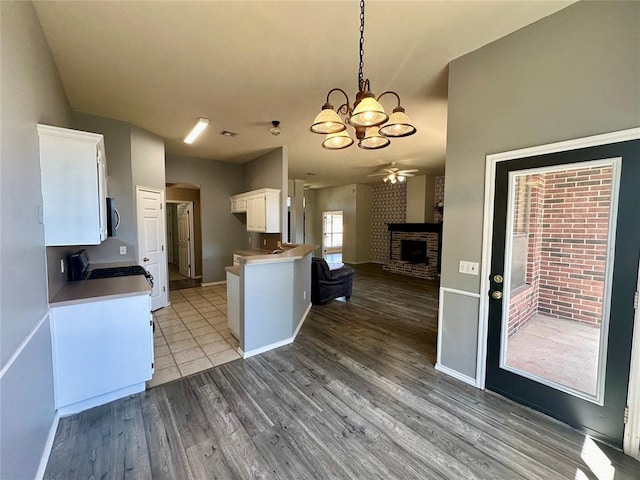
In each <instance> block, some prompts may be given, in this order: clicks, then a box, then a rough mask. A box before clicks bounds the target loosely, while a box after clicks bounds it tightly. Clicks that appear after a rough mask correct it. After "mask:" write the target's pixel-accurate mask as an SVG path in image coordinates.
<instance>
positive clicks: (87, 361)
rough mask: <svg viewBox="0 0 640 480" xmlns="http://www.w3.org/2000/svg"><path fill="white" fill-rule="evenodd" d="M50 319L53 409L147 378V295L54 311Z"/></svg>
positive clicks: (149, 359) (149, 355)
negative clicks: (53, 384) (54, 403)
mask: <svg viewBox="0 0 640 480" xmlns="http://www.w3.org/2000/svg"><path fill="white" fill-rule="evenodd" d="M92 281H93V280H92ZM96 281H97V280H96ZM51 318H52V328H51V336H52V344H53V359H54V381H55V395H56V408H60V407H64V406H67V405H72V404H74V403H77V402H81V401H84V400H88V399H90V398H93V397H96V396H99V395H103V394H107V393H110V392H114V391H116V390H119V389H122V388H126V387H129V386H132V385H135V384H138V383H141V382H144V381H146V380H149V379H150V378H151V364H152V362H153V347H152V345H153V334H152V333H151V326H150V323H149V296H148V295H138V296H134V297H126V298H119V299H113V300H104V301H98V302H90V303H82V304H78V305H69V306H64V307H55V308H52V309H51Z"/></svg>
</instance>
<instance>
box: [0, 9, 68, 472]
mask: <svg viewBox="0 0 640 480" xmlns="http://www.w3.org/2000/svg"><path fill="white" fill-rule="evenodd" d="M0 17H1V26H0V32H1V37H0V44H1V45H2V58H1V64H0V65H1V66H0V68H1V72H0V78H1V81H2V84H1V89H0V90H1V102H0V104H1V113H0V115H1V130H0V132H1V133H0V135H1V138H2V141H1V142H0V143H1V147H0V148H1V153H2V162H1V164H0V169H1V170H0V179H1V183H0V185H1V187H0V201H1V212H2V215H1V217H0V219H1V224H0V232H2V233H1V235H2V236H1V239H0V255H1V259H0V266H1V267H0V268H1V270H0V282H1V289H0V365H1V366H2V368H3V369H5V368H6V370H3V373H2V376H1V378H0V392H1V397H0V438H1V439H2V440H1V441H0V478H7V479H9V478H11V479H13V478H33V477H34V476H35V474H36V471H37V469H38V464H39V462H40V458H41V457H42V453H43V449H44V446H45V442H46V439H47V435H48V433H49V428H50V427H51V424H52V421H53V418H54V414H55V411H54V404H53V370H52V364H51V341H50V333H49V321H48V319H45V321H44V322H43V323H42V325H41V326H40V328H39V329H37V330H36V331H35V332H34V335H33V336H32V337H31V339H30V341H28V342H27V343H26V344H25V346H24V349H23V350H22V351H21V352H20V353H19V354H18V352H17V349H18V347H19V346H20V345H21V344H22V343H23V342H24V341H25V340H26V338H27V337H28V335H29V333H30V332H31V331H32V330H33V329H34V328H35V327H36V326H37V325H38V323H39V321H40V319H42V318H43V316H44V315H45V314H46V312H47V274H46V271H45V248H44V231H43V227H42V225H41V224H40V223H39V221H38V208H39V206H40V205H41V204H42V194H41V190H40V158H39V147H38V135H37V133H36V124H37V123H45V124H49V125H55V126H60V127H69V126H70V125H71V117H70V112H69V106H68V103H67V100H66V97H65V94H64V90H63V88H62V85H61V82H60V79H59V77H58V72H57V70H56V67H55V65H54V62H53V57H52V55H51V52H50V51H49V47H48V45H47V43H46V40H45V38H44V35H43V33H42V29H41V28H40V24H39V22H38V18H37V16H36V13H35V10H34V8H33V5H32V4H31V2H0ZM14 355H15V356H14Z"/></svg>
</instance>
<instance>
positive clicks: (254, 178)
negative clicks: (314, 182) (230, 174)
mask: <svg viewBox="0 0 640 480" xmlns="http://www.w3.org/2000/svg"><path fill="white" fill-rule="evenodd" d="M288 173H289V157H288V149H287V147H279V148H276V149H275V150H273V151H271V152H269V153H266V154H264V155H262V156H260V157H258V158H256V159H255V160H252V161H250V162H247V163H245V164H243V165H242V175H243V186H244V190H242V191H239V192H235V193H242V192H250V191H252V190H259V189H261V188H275V189H278V190H280V233H281V239H283V240H284V239H286V238H287V194H288V188H289V187H288V184H289V181H288ZM247 239H248V241H249V244H248V245H247V246H248V247H251V248H260V243H259V240H260V234H259V233H249V234H248V235H247Z"/></svg>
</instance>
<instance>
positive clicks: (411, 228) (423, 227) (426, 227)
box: [387, 223, 442, 233]
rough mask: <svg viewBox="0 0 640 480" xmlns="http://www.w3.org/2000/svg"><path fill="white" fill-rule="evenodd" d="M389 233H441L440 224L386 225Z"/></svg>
mask: <svg viewBox="0 0 640 480" xmlns="http://www.w3.org/2000/svg"><path fill="white" fill-rule="evenodd" d="M387 229H388V230H389V231H390V232H434V233H440V232H442V224H441V223H387Z"/></svg>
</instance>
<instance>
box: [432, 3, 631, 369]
mask: <svg viewBox="0 0 640 480" xmlns="http://www.w3.org/2000/svg"><path fill="white" fill-rule="evenodd" d="M639 24H640V3H638V2H578V3H576V4H574V5H571V6H569V7H567V8H566V9H564V10H562V11H560V12H559V13H556V14H554V15H551V16H549V17H546V18H544V19H542V20H540V21H539V22H537V23H534V24H532V25H530V26H528V27H525V28H523V29H521V30H519V31H517V32H515V33H513V34H511V35H509V36H507V37H504V38H502V39H500V40H497V41H496V42H493V43H491V44H489V45H487V46H486V47H483V48H481V49H479V50H477V51H475V52H472V53H470V54H468V55H466V56H464V57H461V58H459V59H457V60H455V61H453V62H452V63H451V65H450V67H449V107H448V131H447V158H446V185H445V208H444V215H445V218H444V223H443V227H444V234H443V252H442V279H441V284H442V286H443V287H450V288H454V289H458V290H463V291H466V292H470V293H481V292H480V291H479V288H480V277H479V276H471V275H463V274H459V273H458V262H459V260H462V259H464V260H471V261H475V262H479V261H480V256H481V246H482V222H483V211H482V210H483V199H484V195H485V192H484V168H485V157H486V155H487V154H490V153H497V152H503V151H508V150H513V149H518V148H524V147H530V146H534V145H541V144H546V143H551V142H556V141H561V140H568V139H572V138H580V137H584V136H588V135H595V134H599V133H606V132H611V131H615V130H621V129H626V128H632V127H637V126H638V125H640V29H639V28H638V25H639ZM470 301H471V302H472V303H473V302H474V300H473V299H471V300H470ZM474 308H475V310H474V309H470V308H469V302H454V301H452V302H450V303H448V304H445V305H444V312H443V313H444V315H443V319H442V323H443V337H442V338H443V344H442V352H441V353H442V354H443V355H444V356H443V363H444V365H445V366H448V367H450V368H452V369H454V370H456V371H457V372H460V373H462V374H465V375H467V376H469V377H472V378H475V372H476V351H475V348H468V349H464V350H460V349H459V348H458V347H459V346H460V345H475V343H476V341H477V336H478V316H477V302H475V307H474ZM471 310H473V311H474V312H475V314H470V311H471ZM450 352H455V355H449V353H450ZM447 358H448V359H450V360H449V361H446V360H445V359H447Z"/></svg>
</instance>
